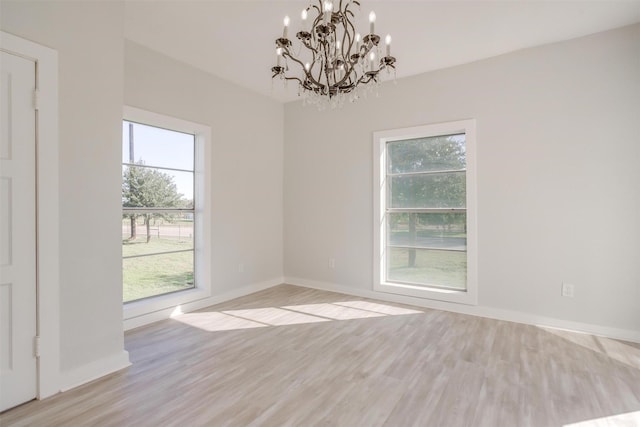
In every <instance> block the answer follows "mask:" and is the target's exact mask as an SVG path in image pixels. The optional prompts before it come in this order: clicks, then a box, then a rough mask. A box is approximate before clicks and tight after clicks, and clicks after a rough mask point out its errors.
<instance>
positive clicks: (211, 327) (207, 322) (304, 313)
mask: <svg viewBox="0 0 640 427" xmlns="http://www.w3.org/2000/svg"><path fill="white" fill-rule="evenodd" d="M419 313H422V311H418V310H412V309H408V308H401V307H395V306H391V305H385V304H379V303H374V302H368V301H340V302H335V303H321V304H301V305H289V306H283V307H263V308H250V309H240V310H223V311H204V312H194V313H184V314H182V312H181V311H177V312H176V314H175V315H173V316H172V319H173V320H177V321H178V322H181V323H184V324H186V325H189V326H193V327H195V328H199V329H202V330H204V331H207V332H216V331H230V330H235V329H248V328H264V327H267V326H286V325H299V324H306V323H319V322H330V321H334V320H353V319H367V318H373V317H386V316H400V315H407V314H419Z"/></svg>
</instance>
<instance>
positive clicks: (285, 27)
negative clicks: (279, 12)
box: [282, 16, 289, 39]
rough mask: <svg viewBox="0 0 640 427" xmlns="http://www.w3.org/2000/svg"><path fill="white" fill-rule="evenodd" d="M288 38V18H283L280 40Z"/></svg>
mask: <svg viewBox="0 0 640 427" xmlns="http://www.w3.org/2000/svg"><path fill="white" fill-rule="evenodd" d="M288 36H289V17H288V16H285V17H284V30H283V31H282V38H283V39H286V38H287V37H288Z"/></svg>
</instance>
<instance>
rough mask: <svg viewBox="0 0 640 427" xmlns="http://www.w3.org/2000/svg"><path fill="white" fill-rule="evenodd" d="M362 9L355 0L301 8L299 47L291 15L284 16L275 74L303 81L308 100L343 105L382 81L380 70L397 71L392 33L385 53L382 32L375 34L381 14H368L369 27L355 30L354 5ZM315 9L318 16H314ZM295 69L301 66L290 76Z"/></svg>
mask: <svg viewBox="0 0 640 427" xmlns="http://www.w3.org/2000/svg"><path fill="white" fill-rule="evenodd" d="M356 8H357V9H358V10H359V8H360V2H358V1H356V0H335V1H328V0H325V1H323V0H319V1H318V4H312V5H309V6H308V7H307V8H306V9H304V10H303V11H302V15H301V18H302V27H301V30H300V31H298V32H297V33H296V38H297V39H298V40H299V41H300V43H296V44H298V49H297V51H295V52H294V49H293V43H292V41H291V40H290V39H289V23H290V20H289V17H288V16H285V18H284V31H283V32H282V37H279V38H277V39H276V58H277V65H276V66H275V67H272V68H271V71H272V72H273V76H272V79H275V78H276V77H279V78H281V79H282V80H283V81H284V82H285V83H286V82H287V81H288V80H295V81H297V82H298V95H299V96H302V97H303V103H311V104H317V105H318V106H319V107H320V108H322V107H324V106H326V105H327V104H329V105H331V106H332V107H336V106H339V105H341V104H342V103H343V102H344V101H345V100H346V99H348V100H349V101H351V102H353V101H355V100H357V99H358V98H359V97H360V96H361V95H362V94H364V95H366V94H367V93H368V92H370V91H371V90H372V88H373V87H376V86H377V85H378V84H379V81H380V79H381V77H382V74H381V72H382V71H383V70H386V71H387V73H389V74H390V73H391V71H393V73H394V77H395V62H396V59H395V58H394V57H393V56H391V36H389V35H387V37H386V39H385V43H386V50H385V55H382V50H381V48H380V47H379V44H380V36H378V35H377V34H376V33H375V22H376V14H375V13H374V12H371V13H370V14H369V32H368V33H367V34H365V35H364V36H361V35H360V33H358V32H356V30H355V26H354V24H353V19H354V18H355V13H354V11H353V9H356ZM313 12H315V13H316V14H317V16H316V17H315V18H312V17H311V16H310V15H311V14H312V13H313ZM290 67H291V68H295V69H296V70H297V71H296V73H295V74H293V75H291V74H290V72H291V71H292V70H291V69H290Z"/></svg>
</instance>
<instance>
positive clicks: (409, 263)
mask: <svg viewBox="0 0 640 427" xmlns="http://www.w3.org/2000/svg"><path fill="white" fill-rule="evenodd" d="M387 281H389V282H401V283H409V284H415V285H423V286H432V287H443V288H454V289H462V290H464V289H466V283H467V253H466V252H452V251H433V250H428V249H401V248H387Z"/></svg>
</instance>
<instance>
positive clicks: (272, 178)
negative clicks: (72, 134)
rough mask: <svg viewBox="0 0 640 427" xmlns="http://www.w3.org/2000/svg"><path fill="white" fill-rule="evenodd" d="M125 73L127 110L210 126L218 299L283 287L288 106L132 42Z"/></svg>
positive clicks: (214, 288)
mask: <svg viewBox="0 0 640 427" xmlns="http://www.w3.org/2000/svg"><path fill="white" fill-rule="evenodd" d="M124 67H125V85H124V88H125V90H124V99H125V104H126V105H129V106H133V107H138V108H142V109H144V110H148V111H153V112H155V113H160V114H165V115H169V116H173V117H177V118H180V119H183V120H188V121H192V122H196V123H201V124H204V125H207V126H210V127H211V144H212V150H210V153H211V155H212V159H211V169H212V170H211V177H212V179H211V183H210V184H211V187H210V193H209V195H210V197H211V201H212V203H211V205H212V236H211V242H212V251H211V252H212V253H211V277H212V292H213V295H214V296H216V295H220V294H224V293H228V292H230V291H233V290H234V289H238V288H239V287H243V286H247V285H255V284H259V283H264V282H271V283H278V284H279V283H281V281H282V268H283V259H282V256H283V252H282V233H283V228H282V227H283V226H282V217H283V215H282V201H283V200H282V173H283V167H282V163H283V151H282V150H283V117H284V109H283V106H282V104H280V103H278V102H276V101H273V100H271V99H269V98H267V97H265V96H262V95H258V94H255V93H253V92H251V91H249V90H246V89H244V88H241V87H239V86H236V85H234V84H232V83H229V82H227V81H225V80H222V79H220V78H217V77H215V76H213V75H211V74H208V73H206V72H204V71H201V70H198V69H196V68H193V67H190V66H188V65H186V64H184V63H182V62H179V61H176V60H174V59H171V58H169V57H167V56H165V55H162V54H159V53H157V52H155V51H152V50H150V49H148V48H146V47H143V46H141V45H139V44H136V43H134V42H131V41H128V40H127V41H126V42H125V63H124ZM239 264H242V265H243V269H244V271H242V272H240V270H241V269H240V268H239Z"/></svg>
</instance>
